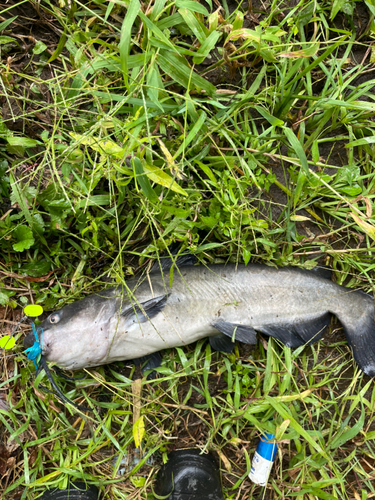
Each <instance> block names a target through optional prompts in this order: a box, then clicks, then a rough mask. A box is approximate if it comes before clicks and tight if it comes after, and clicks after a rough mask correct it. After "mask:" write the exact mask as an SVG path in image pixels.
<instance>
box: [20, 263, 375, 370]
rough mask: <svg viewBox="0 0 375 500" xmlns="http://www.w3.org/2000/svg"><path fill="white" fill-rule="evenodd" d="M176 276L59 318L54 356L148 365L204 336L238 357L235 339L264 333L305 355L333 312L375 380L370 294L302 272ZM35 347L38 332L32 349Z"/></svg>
mask: <svg viewBox="0 0 375 500" xmlns="http://www.w3.org/2000/svg"><path fill="white" fill-rule="evenodd" d="M177 266H178V263H177ZM170 272H171V269H170V266H169V268H168V266H164V269H163V271H162V272H161V271H160V269H159V270H158V271H151V272H150V273H149V274H148V275H146V276H144V277H142V278H141V279H138V280H137V279H132V280H129V281H127V282H126V286H124V287H115V288H110V289H108V290H105V291H104V292H102V293H96V294H94V295H90V296H88V297H86V298H84V299H82V300H79V301H77V302H74V303H71V304H68V305H67V306H65V307H63V308H62V309H60V310H59V311H57V312H53V313H52V314H50V316H49V317H48V318H47V319H46V320H45V321H44V322H43V323H42V325H41V326H42V329H43V336H42V340H41V347H42V354H43V356H44V358H45V359H46V360H47V361H50V362H53V363H55V364H57V365H58V366H59V367H61V368H64V369H70V370H78V369H81V368H87V367H92V366H98V365H104V364H107V363H112V362H113V361H119V360H129V359H135V358H142V359H145V356H148V355H152V353H157V352H158V351H161V350H163V349H166V348H170V347H177V346H184V345H187V344H190V343H192V342H195V341H197V340H199V339H202V338H204V337H209V340H210V343H211V346H212V347H213V348H214V349H216V350H220V351H224V352H231V351H232V349H233V346H234V344H233V342H234V340H239V341H240V342H245V343H248V344H255V343H256V332H261V333H263V334H265V335H267V336H270V337H274V338H276V339H278V340H280V341H281V342H282V343H283V344H285V345H286V346H289V347H292V348H295V347H299V346H301V345H304V344H311V343H313V342H315V341H317V340H319V339H320V338H321V336H322V334H323V332H324V330H325V328H326V327H327V326H328V325H329V322H330V316H331V314H333V315H335V316H336V317H337V318H338V319H339V320H340V322H341V324H342V326H343V328H344V331H345V334H346V338H347V341H348V344H349V346H350V347H351V349H352V351H353V354H354V358H355V360H356V362H357V364H358V365H359V367H360V368H361V369H362V370H363V371H364V372H365V373H366V374H367V375H370V376H375V322H374V299H373V298H372V297H371V296H370V295H368V294H366V293H364V292H362V291H360V290H352V289H349V288H345V287H343V286H340V285H337V284H335V283H333V282H332V281H331V280H330V279H327V277H324V276H321V275H319V273H316V272H313V271H307V270H304V269H300V268H297V267H285V268H281V269H276V268H272V267H268V266H265V265H258V264H250V265H248V266H244V265H238V266H235V265H226V266H224V265H214V266H211V267H209V268H208V267H205V266H202V265H201V266H192V265H189V266H184V265H180V266H178V268H177V269H176V268H175V269H174V273H173V282H172V286H170ZM33 342H34V338H32V336H30V335H29V336H28V337H27V338H26V339H25V341H24V344H25V345H26V346H29V345H30V344H31V345H32V344H33Z"/></svg>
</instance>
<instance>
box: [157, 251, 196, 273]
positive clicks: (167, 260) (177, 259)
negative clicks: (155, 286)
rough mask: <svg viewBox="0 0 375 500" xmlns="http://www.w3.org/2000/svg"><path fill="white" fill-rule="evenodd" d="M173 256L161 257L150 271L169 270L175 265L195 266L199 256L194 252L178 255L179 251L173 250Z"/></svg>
mask: <svg viewBox="0 0 375 500" xmlns="http://www.w3.org/2000/svg"><path fill="white" fill-rule="evenodd" d="M171 254H172V258H171V257H169V256H167V257H160V258H159V259H158V260H156V261H155V263H154V264H153V266H152V268H151V271H150V273H157V272H160V271H161V272H163V273H164V272H168V271H170V269H171V267H172V266H173V265H174V266H175V267H183V266H193V265H194V264H196V262H197V257H196V256H195V255H193V254H185V255H177V252H171Z"/></svg>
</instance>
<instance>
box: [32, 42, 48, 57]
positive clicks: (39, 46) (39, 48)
mask: <svg viewBox="0 0 375 500" xmlns="http://www.w3.org/2000/svg"><path fill="white" fill-rule="evenodd" d="M46 49H47V45H46V44H45V43H43V42H41V41H40V40H38V41H37V42H36V44H35V45H34V48H33V54H37V55H38V54H42V53H43V52H44V51H45V50H46Z"/></svg>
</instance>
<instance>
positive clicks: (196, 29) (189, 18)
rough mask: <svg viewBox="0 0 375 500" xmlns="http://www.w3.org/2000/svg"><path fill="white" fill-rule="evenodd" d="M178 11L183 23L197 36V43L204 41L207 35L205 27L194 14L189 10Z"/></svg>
mask: <svg viewBox="0 0 375 500" xmlns="http://www.w3.org/2000/svg"><path fill="white" fill-rule="evenodd" d="M179 13H180V14H181V16H182V17H183V19H184V21H185V23H186V24H187V25H188V26H189V28H190V29H191V31H192V32H193V33H194V35H195V36H196V37H197V39H198V41H199V43H200V44H202V43H204V42H205V40H206V38H207V35H208V30H207V28H206V27H205V26H204V25H203V24H202V23H201V22H200V21H199V20H198V19H197V18H196V17H195V15H194V14H193V13H192V12H191V11H190V10H188V9H179Z"/></svg>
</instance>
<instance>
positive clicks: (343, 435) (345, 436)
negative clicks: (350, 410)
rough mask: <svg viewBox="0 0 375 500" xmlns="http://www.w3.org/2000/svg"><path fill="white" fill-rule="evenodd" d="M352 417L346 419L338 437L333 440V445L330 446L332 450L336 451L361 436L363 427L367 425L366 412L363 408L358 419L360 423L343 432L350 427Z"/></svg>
mask: <svg viewBox="0 0 375 500" xmlns="http://www.w3.org/2000/svg"><path fill="white" fill-rule="evenodd" d="M350 418H351V415H350V416H349V417H347V418H346V419H345V421H344V422H343V425H342V426H341V427H342V428H341V429H340V430H339V431H338V433H337V435H336V436H335V437H334V438H333V439H332V441H331V444H330V449H331V450H335V449H336V448H339V447H340V446H342V445H343V444H345V443H346V442H347V441H350V440H351V439H353V438H355V437H356V435H357V434H359V433H360V432H361V430H362V428H363V425H364V423H365V410H364V409H363V407H362V411H361V415H360V417H359V419H358V421H357V422H356V423H355V424H354V425H353V427H351V428H350V429H348V430H347V431H345V432H343V431H344V430H345V428H346V426H347V425H348V423H349V421H350Z"/></svg>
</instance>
